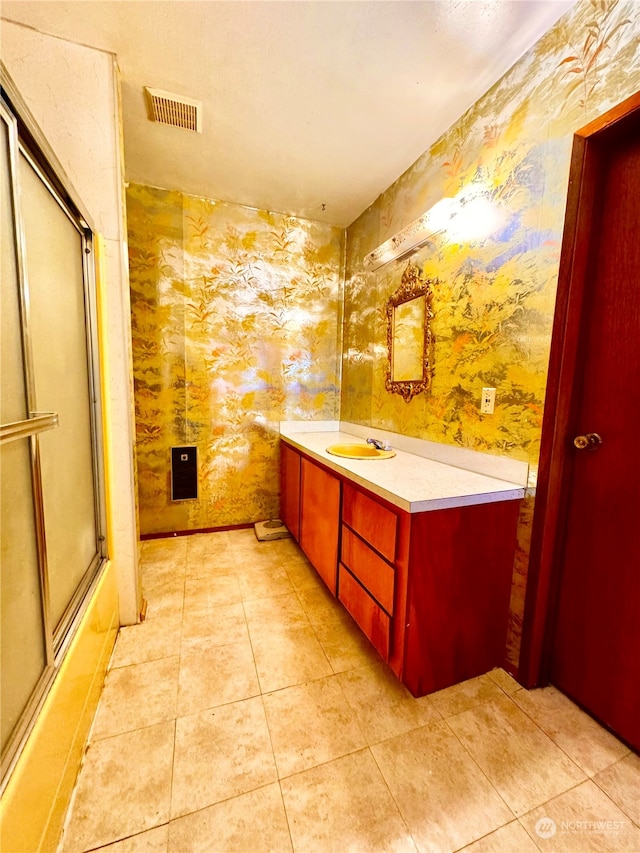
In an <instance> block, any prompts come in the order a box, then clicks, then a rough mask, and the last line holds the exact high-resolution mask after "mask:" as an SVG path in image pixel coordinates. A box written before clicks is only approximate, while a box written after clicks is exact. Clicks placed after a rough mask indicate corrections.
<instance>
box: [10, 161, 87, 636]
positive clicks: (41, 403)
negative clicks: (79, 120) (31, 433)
mask: <svg viewBox="0 0 640 853" xmlns="http://www.w3.org/2000/svg"><path fill="white" fill-rule="evenodd" d="M19 177H20V191H21V212H22V216H23V227H24V235H25V244H26V260H27V265H26V269H27V282H28V287H29V306H30V314H29V336H30V341H31V352H32V358H33V371H34V376H35V399H36V403H37V407H38V410H39V411H47V412H57V413H58V420H59V426H58V428H57V429H54V430H51V431H49V432H46V433H43V434H42V435H41V436H40V460H41V466H42V492H43V496H44V521H45V534H46V541H47V566H48V575H49V596H50V607H51V611H50V612H51V623H52V625H53V626H59V625H60V624H61V621H62V618H63V616H64V614H65V612H66V610H67V608H68V606H69V605H70V603H71V601H72V599H73V597H74V594H75V592H76V590H77V589H78V587H79V586H80V583H81V581H82V579H83V577H84V575H85V573H86V572H87V571H88V570H89V569H90V567H91V566H92V564H93V563H94V561H95V560H97V559H98V550H99V547H98V546H99V543H98V540H97V530H96V501H95V491H94V469H93V452H92V422H91V386H90V380H89V369H88V363H87V361H88V347H87V319H86V313H85V295H84V273H83V255H84V243H83V235H82V234H81V233H80V231H79V230H78V228H77V227H76V226H75V225H74V223H73V222H72V221H71V219H70V218H69V216H68V215H67V213H66V212H65V211H64V210H63V208H62V207H61V206H60V204H59V203H58V201H57V200H56V198H55V197H54V195H53V194H52V192H51V190H50V189H49V187H48V185H47V184H46V183H45V181H44V180H43V179H42V177H41V176H40V174H39V173H37V172H36V171H35V169H34V168H33V167H32V166H31V164H30V162H29V161H28V160H27V159H26V158H25V156H24V155H23V154H21V155H20V166H19Z"/></svg>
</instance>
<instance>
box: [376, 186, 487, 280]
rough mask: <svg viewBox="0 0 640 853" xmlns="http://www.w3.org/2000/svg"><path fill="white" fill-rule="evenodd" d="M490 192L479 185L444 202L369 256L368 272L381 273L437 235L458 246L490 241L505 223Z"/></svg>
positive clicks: (438, 203) (441, 200)
mask: <svg viewBox="0 0 640 853" xmlns="http://www.w3.org/2000/svg"><path fill="white" fill-rule="evenodd" d="M503 219H504V217H503V215H502V213H501V212H500V210H499V208H498V207H497V206H496V204H495V201H494V200H493V199H492V198H491V194H490V192H489V191H488V190H487V189H486V188H484V187H481V186H480V185H478V184H474V185H471V186H467V187H465V188H464V189H462V190H460V192H459V193H458V194H457V195H456V196H455V198H442V199H440V201H438V202H436V203H435V204H434V205H433V207H431V208H429V210H427V211H426V213H423V214H422V216H419V217H418V218H417V219H414V220H413V222H411V223H410V224H409V225H407V227H406V228H403V229H402V230H401V231H398V233H397V234H394V236H393V237H391V238H389V240H385V242H384V243H381V244H380V245H379V246H378V248H377V249H374V250H373V252H369V254H368V255H366V256H365V258H364V261H363V264H364V266H365V268H366V269H369V270H377V269H379V268H380V267H383V266H384V265H385V264H388V263H389V262H390V261H393V260H397V259H398V258H402V257H403V256H404V255H406V254H408V253H409V252H412V251H414V250H416V249H418V248H419V247H420V246H422V245H423V244H424V243H426V242H427V240H428V239H429V238H430V237H432V236H433V235H434V234H438V233H439V232H441V231H446V232H447V236H448V237H449V238H450V239H451V240H452V241H454V242H469V241H478V240H486V238H487V237H488V236H489V235H490V234H491V233H492V232H493V231H496V230H497V229H498V228H499V227H500V225H501V224H502V222H503Z"/></svg>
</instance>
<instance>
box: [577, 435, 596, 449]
mask: <svg viewBox="0 0 640 853" xmlns="http://www.w3.org/2000/svg"><path fill="white" fill-rule="evenodd" d="M601 444H602V439H601V438H600V436H599V435H598V433H597V432H588V433H587V434H586V435H577V436H576V437H575V438H574V439H573V446H574V447H576V448H577V449H578V450H595V449H596V447H599V446H600V445H601Z"/></svg>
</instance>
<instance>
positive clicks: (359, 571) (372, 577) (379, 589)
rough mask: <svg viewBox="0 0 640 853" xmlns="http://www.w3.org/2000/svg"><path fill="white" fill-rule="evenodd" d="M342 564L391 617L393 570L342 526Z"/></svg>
mask: <svg viewBox="0 0 640 853" xmlns="http://www.w3.org/2000/svg"><path fill="white" fill-rule="evenodd" d="M342 562H343V563H344V565H345V566H347V568H348V569H349V570H350V571H351V572H352V574H354V575H355V576H356V577H357V578H358V580H359V581H360V583H361V584H362V585H363V586H364V587H366V589H367V590H368V591H369V592H370V593H371V595H372V596H373V597H374V598H375V599H376V601H377V602H378V604H380V605H382V607H384V609H385V610H386V611H387V613H388V614H389V615H390V616H393V584H394V571H393V568H392V567H391V566H390V565H389V564H388V563H386V562H385V561H384V560H383V559H382V557H379V556H378V555H377V554H376V552H375V551H372V550H371V548H369V547H368V546H367V545H366V543H365V542H363V541H362V540H361V539H358V537H357V536H356V535H355V533H352V532H351V531H350V530H349V528H348V527H344V526H343V528H342Z"/></svg>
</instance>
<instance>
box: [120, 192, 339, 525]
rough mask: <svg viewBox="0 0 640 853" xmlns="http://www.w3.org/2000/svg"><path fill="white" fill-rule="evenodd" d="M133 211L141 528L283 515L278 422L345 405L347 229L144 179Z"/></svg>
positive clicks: (324, 415) (335, 411) (333, 413)
mask: <svg viewBox="0 0 640 853" xmlns="http://www.w3.org/2000/svg"><path fill="white" fill-rule="evenodd" d="M127 215H128V237H129V263H130V278H131V306H132V307H131V310H132V330H133V363H134V383H135V403H136V427H137V451H136V457H137V465H138V480H139V485H138V489H139V504H140V528H141V533H142V534H148V533H158V532H171V531H177V530H194V529H201V528H207V527H222V526H226V525H233V524H243V523H248V522H253V521H257V520H260V519H265V518H270V517H274V516H277V514H278V512H279V456H278V435H277V430H278V422H279V421H280V420H303V419H320V420H325V419H335V418H337V417H338V416H339V402H340V399H339V395H340V390H339V367H340V333H341V310H342V281H343V270H342V255H343V241H344V232H343V231H342V230H341V229H338V228H331V227H329V226H326V225H322V224H319V223H315V222H308V221H305V220H301V219H295V218H293V217H288V216H283V215H278V214H271V213H267V212H266V211H260V210H253V209H250V208H246V207H242V206H240V205H234V204H227V203H223V202H217V201H211V200H207V199H202V198H196V197H193V196H188V195H184V194H183V193H180V192H169V191H166V190H159V189H154V188H151V187H147V186H142V185H139V184H131V185H130V186H129V189H128V191H127ZM182 444H194V445H196V446H197V448H198V468H199V475H200V482H199V488H200V491H199V499H198V500H197V501H185V502H175V503H174V502H172V501H171V500H170V465H169V463H170V448H171V447H172V446H174V445H182Z"/></svg>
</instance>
